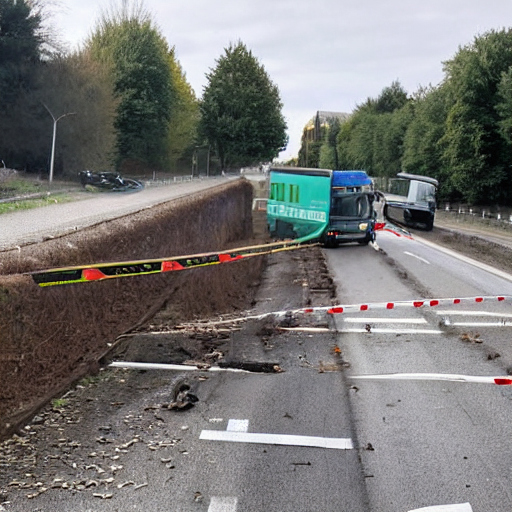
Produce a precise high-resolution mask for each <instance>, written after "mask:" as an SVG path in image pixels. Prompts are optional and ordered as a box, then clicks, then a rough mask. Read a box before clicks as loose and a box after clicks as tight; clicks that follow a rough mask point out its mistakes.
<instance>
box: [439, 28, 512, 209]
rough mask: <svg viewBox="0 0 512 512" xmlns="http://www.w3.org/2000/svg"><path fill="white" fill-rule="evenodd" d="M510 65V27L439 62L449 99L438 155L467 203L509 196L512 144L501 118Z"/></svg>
mask: <svg viewBox="0 0 512 512" xmlns="http://www.w3.org/2000/svg"><path fill="white" fill-rule="evenodd" d="M511 67H512V29H508V30H501V31H499V32H497V31H490V32H488V33H486V34H484V35H483V36H480V37H476V38H475V40H474V41H473V43H472V44H470V45H467V46H465V47H464V48H461V49H459V51H458V53H457V54H456V55H455V57H454V58H453V59H452V60H450V61H448V62H446V63H445V73H446V77H447V78H446V81H447V86H448V87H449V92H450V94H451V97H452V99H453V103H452V106H451V108H450V110H449V112H448V116H447V120H446V127H447V128H446V134H445V143H446V150H445V153H444V156H445V158H446V161H447V164H448V165H449V166H450V168H451V172H452V180H453V183H454V184H455V186H456V187H457V188H458V189H459V190H460V191H461V192H462V194H463V195H464V197H465V198H466V200H467V201H468V202H470V203H490V202H498V203H502V204H506V203H510V201H511V199H512V168H511V165H510V154H511V153H512V146H511V144H510V141H507V140H506V138H505V137H503V127H504V124H503V123H504V122H505V123H506V121H505V118H503V117H501V116H502V115H503V114H506V107H504V105H506V104H507V103H506V98H507V92H506V90H505V89H506V85H504V84H506V83H507V78H506V76H507V74H508V73H510V71H509V70H510V68H511ZM503 77H505V78H503ZM502 80H503V82H502ZM503 108H505V109H504V110H503Z"/></svg>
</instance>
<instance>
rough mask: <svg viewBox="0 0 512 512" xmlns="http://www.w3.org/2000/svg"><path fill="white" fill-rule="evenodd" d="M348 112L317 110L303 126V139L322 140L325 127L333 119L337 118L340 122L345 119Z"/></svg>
mask: <svg viewBox="0 0 512 512" xmlns="http://www.w3.org/2000/svg"><path fill="white" fill-rule="evenodd" d="M349 117H350V114H347V113H346V112H327V111H325V110H317V112H316V114H315V116H314V117H313V118H312V119H310V120H309V122H308V123H307V124H306V126H305V128H304V139H305V140H307V141H308V142H318V141H320V140H322V138H323V136H324V133H325V128H326V127H328V126H329V123H330V122H332V120H333V119H339V120H340V122H344V121H347V120H348V118H349Z"/></svg>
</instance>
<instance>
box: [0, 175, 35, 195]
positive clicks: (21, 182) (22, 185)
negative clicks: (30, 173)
mask: <svg viewBox="0 0 512 512" xmlns="http://www.w3.org/2000/svg"><path fill="white" fill-rule="evenodd" d="M42 190H43V184H42V183H41V182H38V181H35V180H27V179H22V178H9V179H7V180H5V181H4V182H0V198H2V197H12V196H19V195H21V194H37V193H38V192H42Z"/></svg>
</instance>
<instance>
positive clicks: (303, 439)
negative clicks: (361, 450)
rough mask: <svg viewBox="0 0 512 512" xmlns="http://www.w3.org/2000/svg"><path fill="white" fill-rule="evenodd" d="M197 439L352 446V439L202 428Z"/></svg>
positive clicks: (347, 448)
mask: <svg viewBox="0 0 512 512" xmlns="http://www.w3.org/2000/svg"><path fill="white" fill-rule="evenodd" d="M199 439H202V440H207V441H227V442H232V443H256V444H275V445H286V446H308V447H313V448H333V449H337V450H351V449H352V448H353V445H352V439H344V438H337V437H314V436H294V435H287V434H252V433H249V432H229V431H224V430H203V431H202V432H201V435H200V436H199Z"/></svg>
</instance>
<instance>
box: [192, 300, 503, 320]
mask: <svg viewBox="0 0 512 512" xmlns="http://www.w3.org/2000/svg"><path fill="white" fill-rule="evenodd" d="M483 302H512V296H511V295H494V296H485V297H484V296H480V297H460V298H451V299H420V300H408V301H394V302H368V303H362V304H348V305H346V304H343V305H337V306H317V307H308V308H298V309H291V310H290V309H288V310H284V311H273V312H269V313H262V314H260V315H247V316H242V317H237V318H230V319H226V320H219V321H216V322H211V321H209V322H198V323H194V324H183V326H187V327H191V326H199V327H200V326H205V325H208V326H213V325H222V324H230V323H237V322H244V321H246V320H262V319H264V318H267V317H271V316H273V317H283V316H290V315H300V314H313V313H322V312H323V313H327V314H329V315H338V314H342V313H364V312H366V311H375V310H388V311H389V310H393V309H400V308H413V309H421V308H434V307H437V306H456V305H460V304H481V303H483Z"/></svg>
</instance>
